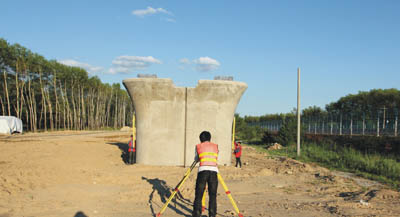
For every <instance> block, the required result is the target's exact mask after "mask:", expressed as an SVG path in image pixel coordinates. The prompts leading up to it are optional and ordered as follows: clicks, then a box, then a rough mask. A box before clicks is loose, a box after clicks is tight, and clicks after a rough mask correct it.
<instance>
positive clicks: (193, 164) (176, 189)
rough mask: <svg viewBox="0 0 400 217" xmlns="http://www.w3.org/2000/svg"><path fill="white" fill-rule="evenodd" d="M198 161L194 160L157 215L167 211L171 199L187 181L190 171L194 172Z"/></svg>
mask: <svg viewBox="0 0 400 217" xmlns="http://www.w3.org/2000/svg"><path fill="white" fill-rule="evenodd" d="M196 163H197V161H194V162H193V163H192V165H191V166H190V168H189V169H188V170H187V171H186V173H185V176H184V177H183V179H182V180H181V181H180V182H179V183H178V185H177V186H176V187H175V189H174V192H173V193H172V194H171V196H170V197H169V198H168V200H167V202H165V204H164V206H163V207H162V208H161V210H160V212H159V213H158V214H157V217H159V216H161V214H162V213H163V212H164V211H165V209H166V208H167V206H168V204H169V203H170V202H171V200H172V199H173V198H174V197H175V195H176V193H178V191H179V189H180V188H181V186H182V184H183V183H184V182H185V181H186V179H187V178H188V177H189V175H190V173H191V172H192V170H193V168H194V167H195V166H196Z"/></svg>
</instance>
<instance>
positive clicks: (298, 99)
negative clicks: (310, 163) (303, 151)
mask: <svg viewBox="0 0 400 217" xmlns="http://www.w3.org/2000/svg"><path fill="white" fill-rule="evenodd" d="M297 156H299V157H300V68H297Z"/></svg>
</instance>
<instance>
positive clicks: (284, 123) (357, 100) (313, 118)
mask: <svg viewBox="0 0 400 217" xmlns="http://www.w3.org/2000/svg"><path fill="white" fill-rule="evenodd" d="M399 109H400V91H399V90H397V89H395V88H391V89H372V90H370V91H360V92H358V93H357V94H349V95H346V96H344V97H341V98H340V99H339V100H337V101H335V102H332V103H329V104H327V105H326V106H325V108H321V107H318V106H310V107H308V108H305V109H303V110H302V111H301V120H302V128H304V130H306V128H307V127H308V128H309V127H310V123H313V124H312V125H311V126H314V124H315V125H317V124H319V125H321V124H323V123H325V128H326V132H329V128H330V130H331V129H332V126H333V127H337V128H338V129H340V133H338V134H341V130H342V128H343V129H344V128H347V130H352V129H353V128H355V127H354V126H355V125H356V124H357V126H359V130H360V131H362V135H364V132H363V131H364V130H365V129H366V127H368V126H374V127H375V129H377V130H378V132H380V131H379V130H381V131H384V130H385V128H388V127H392V128H394V129H391V130H392V131H396V132H397V130H398V129H397V126H398V124H399V123H398V116H399ZM296 118H297V116H296V110H295V109H293V110H292V111H291V112H289V113H280V114H266V115H262V116H244V117H240V116H239V115H236V123H237V124H239V126H237V129H238V133H237V134H238V136H240V137H241V138H242V139H245V140H258V139H260V138H261V139H262V136H260V135H264V137H265V135H267V137H268V136H269V135H268V133H267V134H265V133H264V131H265V129H263V126H264V125H265V124H266V123H268V124H269V125H271V123H272V125H274V123H276V125H277V126H279V128H278V129H279V133H281V134H282V138H283V137H290V138H291V137H293V138H295V133H290V132H291V131H294V132H295V131H296V129H297V126H296V124H295V122H296V121H295V120H296ZM306 125H307V126H306ZM322 126H324V125H322ZM322 129H323V128H322ZM350 135H351V133H350ZM378 135H379V133H378ZM396 135H398V134H397V133H396ZM290 138H289V140H290Z"/></svg>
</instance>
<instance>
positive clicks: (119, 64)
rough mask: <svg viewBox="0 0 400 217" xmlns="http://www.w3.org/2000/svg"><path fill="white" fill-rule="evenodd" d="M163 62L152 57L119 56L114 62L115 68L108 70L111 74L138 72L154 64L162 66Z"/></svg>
mask: <svg viewBox="0 0 400 217" xmlns="http://www.w3.org/2000/svg"><path fill="white" fill-rule="evenodd" d="M161 63H162V62H161V61H160V60H158V59H156V58H154V57H152V56H147V57H141V56H119V57H117V58H115V59H114V60H113V61H112V64H113V66H112V67H111V68H110V69H109V70H108V73H110V74H117V73H125V74H126V73H130V72H133V71H136V70H143V69H147V68H148V67H150V66H151V65H152V64H161Z"/></svg>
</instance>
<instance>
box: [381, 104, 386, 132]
mask: <svg viewBox="0 0 400 217" xmlns="http://www.w3.org/2000/svg"><path fill="white" fill-rule="evenodd" d="M385 119H386V106H383V123H382V129H383V130H384V129H385V125H386V120H385Z"/></svg>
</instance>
